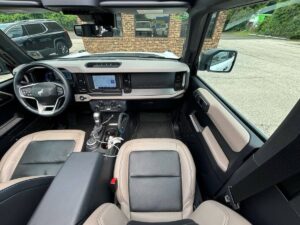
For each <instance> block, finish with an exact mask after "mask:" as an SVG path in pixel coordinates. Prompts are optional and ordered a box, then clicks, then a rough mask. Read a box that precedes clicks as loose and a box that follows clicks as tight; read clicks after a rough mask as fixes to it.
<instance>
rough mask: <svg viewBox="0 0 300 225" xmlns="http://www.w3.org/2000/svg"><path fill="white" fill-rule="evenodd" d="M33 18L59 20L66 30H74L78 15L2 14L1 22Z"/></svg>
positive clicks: (0, 16)
mask: <svg viewBox="0 0 300 225" xmlns="http://www.w3.org/2000/svg"><path fill="white" fill-rule="evenodd" d="M33 19H50V20H54V21H56V22H58V23H59V24H60V25H62V26H63V27H64V28H65V29H66V30H73V26H74V25H75V24H76V20H77V16H74V15H64V14H62V13H44V14H25V13H14V14H0V23H10V22H16V21H20V20H33Z"/></svg>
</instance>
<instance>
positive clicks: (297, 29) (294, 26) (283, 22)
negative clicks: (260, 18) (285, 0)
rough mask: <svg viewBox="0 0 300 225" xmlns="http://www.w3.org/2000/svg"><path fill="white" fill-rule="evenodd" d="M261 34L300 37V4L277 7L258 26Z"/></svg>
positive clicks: (291, 37)
mask: <svg viewBox="0 0 300 225" xmlns="http://www.w3.org/2000/svg"><path fill="white" fill-rule="evenodd" d="M258 32H259V33H261V34H266V35H272V36H278V37H286V38H290V39H300V4H296V5H290V6H287V7H282V8H279V9H276V10H275V12H274V13H273V15H272V16H271V17H268V18H266V20H265V21H264V22H263V23H262V24H261V25H260V26H259V27H258Z"/></svg>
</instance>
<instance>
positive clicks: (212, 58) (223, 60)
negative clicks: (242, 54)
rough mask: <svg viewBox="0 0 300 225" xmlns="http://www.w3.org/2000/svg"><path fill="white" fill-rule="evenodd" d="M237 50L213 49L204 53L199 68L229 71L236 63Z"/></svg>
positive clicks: (210, 70) (212, 70)
mask: <svg viewBox="0 0 300 225" xmlns="http://www.w3.org/2000/svg"><path fill="white" fill-rule="evenodd" d="M236 57H237V51H234V50H220V49H211V50H208V51H207V52H204V53H202V55H201V59H200V64H199V70H206V71H209V72H221V73H229V72H230V71H231V70H232V68H233V66H234V63H235V60H236Z"/></svg>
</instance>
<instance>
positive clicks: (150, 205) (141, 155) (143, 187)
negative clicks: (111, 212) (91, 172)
mask: <svg viewBox="0 0 300 225" xmlns="http://www.w3.org/2000/svg"><path fill="white" fill-rule="evenodd" d="M114 177H115V178H117V180H118V188H117V198H118V201H119V203H120V205H121V209H122V211H123V212H124V214H125V215H126V217H127V218H128V219H130V220H137V221H144V222H157V221H160V222H164V221H170V220H181V219H184V218H187V217H188V216H189V215H190V214H191V213H192V211H193V201H194V193H195V165H194V161H193V159H192V156H191V154H190V152H189V150H188V148H187V147H186V146H185V145H184V144H183V143H182V142H181V141H179V140H175V139H160V138H155V139H136V140H131V141H128V142H126V143H125V144H124V145H123V146H122V147H121V149H120V151H119V154H118V157H117V160H116V165H115V171H114Z"/></svg>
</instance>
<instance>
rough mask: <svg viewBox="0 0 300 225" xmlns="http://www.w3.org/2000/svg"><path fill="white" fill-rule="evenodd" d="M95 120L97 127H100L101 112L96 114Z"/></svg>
mask: <svg viewBox="0 0 300 225" xmlns="http://www.w3.org/2000/svg"><path fill="white" fill-rule="evenodd" d="M93 118H94V121H95V125H96V126H100V113H99V112H94V114H93Z"/></svg>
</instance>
